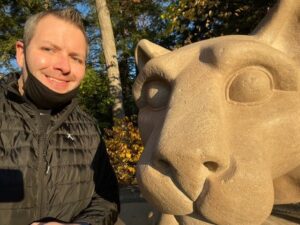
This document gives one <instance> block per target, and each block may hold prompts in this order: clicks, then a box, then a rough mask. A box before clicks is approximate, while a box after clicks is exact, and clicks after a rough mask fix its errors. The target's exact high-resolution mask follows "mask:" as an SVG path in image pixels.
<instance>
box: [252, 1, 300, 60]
mask: <svg viewBox="0 0 300 225" xmlns="http://www.w3.org/2000/svg"><path fill="white" fill-rule="evenodd" d="M299 18H300V1H299V0H279V1H278V2H277V4H276V5H275V6H274V8H272V9H271V11H270V12H269V13H268V14H267V16H266V17H265V18H264V19H263V21H262V22H261V23H260V24H259V25H258V26H257V27H256V29H255V30H254V31H253V32H252V34H253V35H254V36H256V37H257V38H258V39H260V40H261V41H263V42H266V43H268V44H269V45H271V46H272V47H274V48H276V49H278V50H280V51H282V52H284V53H286V54H287V55H289V56H291V57H292V58H293V59H295V60H296V61H298V62H300V39H299V34H300V22H299Z"/></svg>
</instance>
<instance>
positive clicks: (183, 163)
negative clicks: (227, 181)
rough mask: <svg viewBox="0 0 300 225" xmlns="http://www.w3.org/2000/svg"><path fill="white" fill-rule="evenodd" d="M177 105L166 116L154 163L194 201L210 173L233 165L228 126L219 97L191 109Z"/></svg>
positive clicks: (220, 172) (216, 173) (222, 170)
mask: <svg viewBox="0 0 300 225" xmlns="http://www.w3.org/2000/svg"><path fill="white" fill-rule="evenodd" d="M177 103H178V102H177ZM177 105H180V103H178V104H176V106H177ZM193 105H194V106H195V104H193ZM198 105H199V104H198ZM176 106H174V107H173V108H172V111H169V113H168V115H167V119H166V121H165V123H164V125H163V128H162V131H161V133H160V138H159V141H158V145H157V151H155V152H154V153H153V155H152V162H153V165H154V167H156V168H157V169H158V170H159V171H161V172H162V173H163V174H165V175H166V176H169V177H171V179H172V181H173V183H174V184H175V185H176V186H178V187H179V188H180V189H181V191H182V192H184V193H185V194H186V195H187V196H188V197H189V198H190V199H191V200H193V201H195V200H196V199H197V198H198V197H199V195H200V193H201V192H202V190H204V189H205V185H206V184H207V182H206V181H207V179H208V178H209V177H210V176H221V175H222V174H224V172H225V171H226V170H227V169H228V168H230V163H231V157H230V152H229V148H228V146H227V145H228V144H227V141H226V140H227V139H226V137H225V135H226V132H225V127H226V125H225V124H224V116H223V112H222V108H221V107H220V106H219V105H218V101H217V100H216V101H211V102H210V103H207V102H206V104H205V105H203V106H200V108H198V107H195V108H192V109H190V110H189V109H187V108H186V107H185V108H183V109H180V108H179V106H178V108H177V107H176ZM172 118H176V119H172Z"/></svg>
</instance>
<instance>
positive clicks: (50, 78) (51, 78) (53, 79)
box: [49, 77, 66, 83]
mask: <svg viewBox="0 0 300 225" xmlns="http://www.w3.org/2000/svg"><path fill="white" fill-rule="evenodd" d="M49 80H51V81H54V82H57V83H65V82H66V81H63V80H57V79H55V78H53V77H49Z"/></svg>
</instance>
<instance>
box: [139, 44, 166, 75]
mask: <svg viewBox="0 0 300 225" xmlns="http://www.w3.org/2000/svg"><path fill="white" fill-rule="evenodd" d="M169 52H170V50H168V49H166V48H163V47H161V46H159V45H157V44H154V43H152V42H150V41H148V40H146V39H142V40H141V41H139V43H138V44H137V47H136V49H135V61H136V64H137V66H138V69H139V70H140V71H141V70H142V68H143V67H144V66H145V64H146V63H147V62H148V61H149V60H150V59H152V58H155V57H158V56H161V55H164V54H167V53H169Z"/></svg>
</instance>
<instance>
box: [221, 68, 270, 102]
mask: <svg viewBox="0 0 300 225" xmlns="http://www.w3.org/2000/svg"><path fill="white" fill-rule="evenodd" d="M233 77H234V78H233V80H232V81H231V82H230V84H229V88H228V89H227V92H228V98H229V99H230V100H232V101H236V102H241V103H254V102H259V101H263V100H265V99H267V98H268V97H270V96H271V95H272V86H273V83H272V79H271V76H270V75H269V73H268V72H267V71H265V70H264V69H262V68H260V67H254V66H253V67H246V68H243V69H241V70H239V71H237V72H236V73H235V74H234V76H233Z"/></svg>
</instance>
